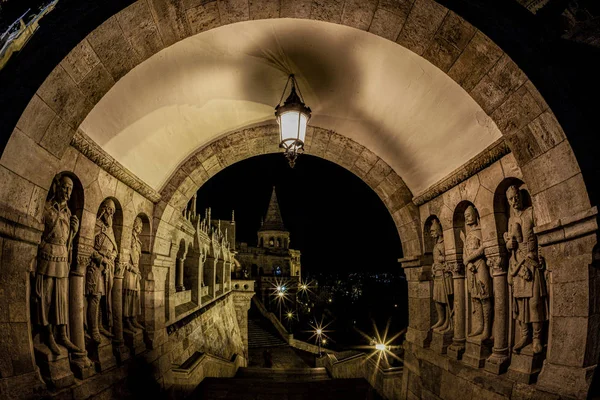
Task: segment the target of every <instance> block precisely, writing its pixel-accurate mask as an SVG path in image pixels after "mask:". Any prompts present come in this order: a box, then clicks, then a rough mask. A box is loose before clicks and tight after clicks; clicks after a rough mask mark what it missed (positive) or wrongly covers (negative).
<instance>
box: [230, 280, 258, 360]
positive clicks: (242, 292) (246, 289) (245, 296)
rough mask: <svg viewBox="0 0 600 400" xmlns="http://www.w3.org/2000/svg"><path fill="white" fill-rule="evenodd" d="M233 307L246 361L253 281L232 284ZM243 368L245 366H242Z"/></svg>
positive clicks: (239, 281)
mask: <svg viewBox="0 0 600 400" xmlns="http://www.w3.org/2000/svg"><path fill="white" fill-rule="evenodd" d="M232 288H233V305H234V307H235V315H236V319H237V321H238V326H239V327H240V333H241V335H242V341H243V343H244V358H245V359H246V363H247V361H248V310H249V309H250V302H251V301H252V297H253V296H254V281H252V280H236V281H234V282H232ZM244 366H245V365H244Z"/></svg>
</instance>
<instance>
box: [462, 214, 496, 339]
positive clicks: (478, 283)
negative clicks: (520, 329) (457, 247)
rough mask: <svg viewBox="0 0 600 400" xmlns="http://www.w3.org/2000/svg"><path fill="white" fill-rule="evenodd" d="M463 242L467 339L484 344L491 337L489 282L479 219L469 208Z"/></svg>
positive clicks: (490, 281) (490, 289)
mask: <svg viewBox="0 0 600 400" xmlns="http://www.w3.org/2000/svg"><path fill="white" fill-rule="evenodd" d="M465 224H466V232H467V234H466V238H465V241H464V252H463V262H464V264H465V266H466V270H467V285H468V289H469V294H470V295H471V304H472V306H473V314H474V316H473V319H472V321H473V326H472V327H471V329H472V330H471V332H470V333H469V336H470V337H472V336H477V337H478V339H481V340H487V339H489V338H490V337H491V335H492V301H491V297H492V278H491V276H490V271H489V270H488V266H487V264H486V261H485V255H484V252H483V240H482V237H481V227H480V226H479V215H478V213H477V210H476V209H475V207H473V206H472V205H469V206H468V207H467V209H466V210H465Z"/></svg>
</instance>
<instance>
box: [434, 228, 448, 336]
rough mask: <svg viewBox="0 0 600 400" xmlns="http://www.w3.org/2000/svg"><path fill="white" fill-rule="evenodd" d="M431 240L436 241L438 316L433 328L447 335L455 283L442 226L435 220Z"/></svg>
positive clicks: (435, 285) (435, 299)
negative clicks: (447, 259)
mask: <svg viewBox="0 0 600 400" xmlns="http://www.w3.org/2000/svg"><path fill="white" fill-rule="evenodd" d="M430 234H431V238H432V239H433V240H434V241H435V244H434V246H433V265H432V271H433V301H434V302H435V308H436V312H437V315H438V320H437V322H436V323H435V324H434V325H433V326H432V327H431V329H433V330H434V331H436V332H440V333H446V332H450V331H451V330H452V313H453V311H452V304H453V297H454V283H453V281H452V271H450V269H449V266H448V265H447V264H446V255H445V254H446V250H445V248H444V236H443V234H442V226H441V225H440V223H439V221H438V220H437V219H434V220H433V221H432V223H431V228H430Z"/></svg>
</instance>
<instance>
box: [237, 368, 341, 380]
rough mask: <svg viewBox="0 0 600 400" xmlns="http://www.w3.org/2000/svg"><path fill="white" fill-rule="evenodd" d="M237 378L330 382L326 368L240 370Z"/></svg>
mask: <svg viewBox="0 0 600 400" xmlns="http://www.w3.org/2000/svg"><path fill="white" fill-rule="evenodd" d="M235 377H236V378H244V379H258V380H269V381H273V380H274V381H282V382H286V381H294V382H297V381H314V380H329V379H331V378H330V377H329V375H328V374H327V370H326V369H325V368H256V367H249V368H240V369H238V372H237V374H236V376H235Z"/></svg>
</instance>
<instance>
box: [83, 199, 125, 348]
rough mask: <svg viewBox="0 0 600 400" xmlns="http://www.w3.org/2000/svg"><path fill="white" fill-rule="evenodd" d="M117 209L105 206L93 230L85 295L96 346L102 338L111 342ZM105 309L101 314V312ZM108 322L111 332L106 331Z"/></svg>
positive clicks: (109, 202)
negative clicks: (91, 251) (115, 216)
mask: <svg viewBox="0 0 600 400" xmlns="http://www.w3.org/2000/svg"><path fill="white" fill-rule="evenodd" d="M115 211H116V206H115V203H114V201H113V200H111V199H106V200H104V201H103V202H102V205H101V206H100V209H99V211H98V217H97V219H96V226H95V230H94V252H93V253H92V256H91V258H90V262H89V264H88V267H87V272H86V282H85V294H86V296H87V299H88V315H87V324H88V331H89V335H90V337H91V338H92V340H93V341H94V342H96V343H100V342H101V341H102V337H101V336H100V334H102V335H104V336H106V337H108V338H112V337H113V335H112V333H111V332H110V331H109V329H110V328H111V326H112V296H111V293H112V286H113V279H114V273H115V259H116V257H117V254H118V246H117V242H116V239H115V233H114V230H113V217H114V215H115ZM101 309H102V312H101ZM103 321H105V322H106V323H107V325H108V329H106V328H104V326H103V324H102V322H103Z"/></svg>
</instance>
